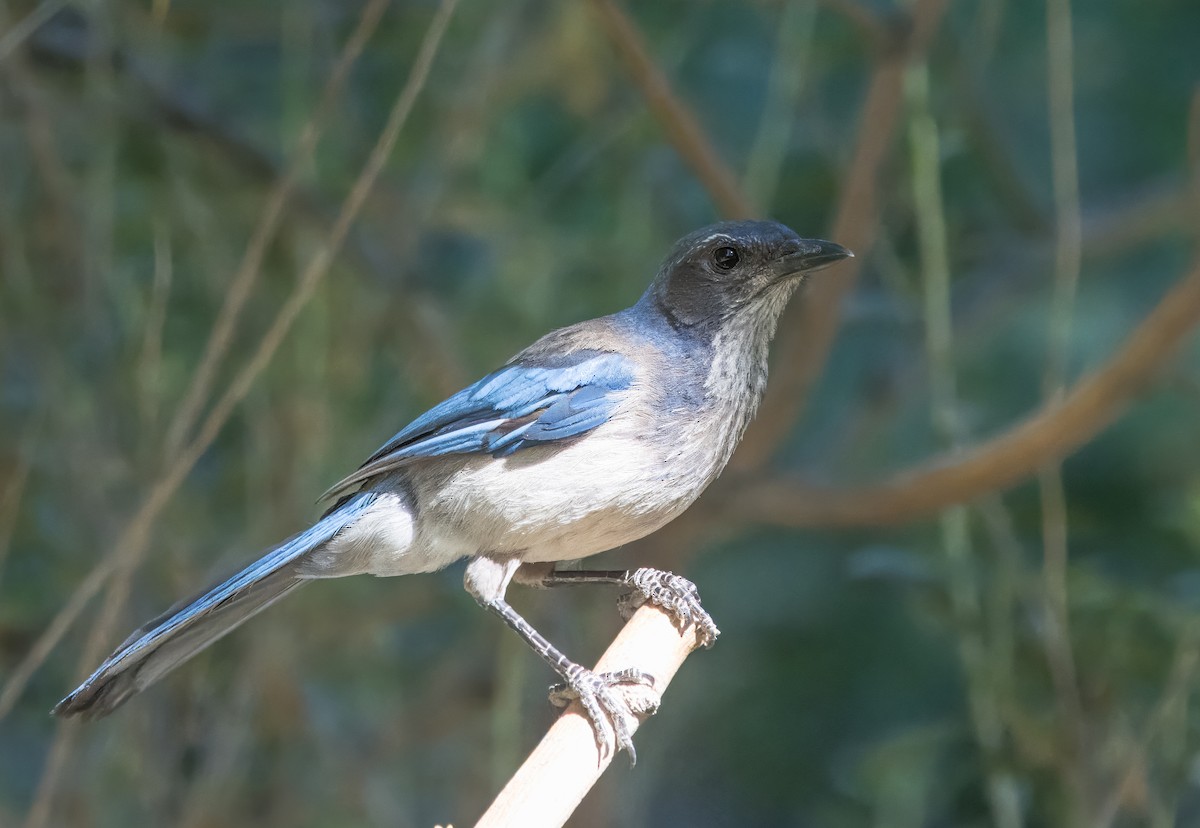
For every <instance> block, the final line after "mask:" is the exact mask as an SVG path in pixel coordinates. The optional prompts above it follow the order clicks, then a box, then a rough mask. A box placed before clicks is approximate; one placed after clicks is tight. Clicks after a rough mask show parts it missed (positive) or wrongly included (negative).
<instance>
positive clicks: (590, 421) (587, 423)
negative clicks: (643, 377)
mask: <svg viewBox="0 0 1200 828" xmlns="http://www.w3.org/2000/svg"><path fill="white" fill-rule="evenodd" d="M633 378H634V371H633V366H632V364H631V363H630V361H629V360H627V359H626V358H625V357H623V356H621V355H619V354H615V353H610V352H606V351H595V350H583V351H575V352H572V353H570V354H568V355H566V356H563V357H556V358H552V359H545V358H543V359H539V360H537V361H536V362H527V361H517V362H513V363H510V364H509V365H506V366H504V367H503V368H501V369H500V370H498V371H495V372H493V373H491V374H488V375H487V376H486V377H484V378H483V379H481V380H479V381H478V382H476V383H475V384H474V385H471V386H468V387H467V388H464V389H463V390H462V391H459V392H458V393H457V394H455V395H454V396H452V397H450V398H449V399H447V400H446V401H444V402H442V403H440V404H438V405H436V406H434V407H433V408H431V409H430V410H429V411H427V412H425V413H424V414H422V415H421V416H420V417H418V418H417V419H415V420H413V421H412V422H411V423H410V424H409V425H407V426H405V427H404V428H403V429H401V430H400V431H399V432H398V433H397V434H396V435H395V436H394V437H392V439H390V440H388V442H387V443H385V444H384V445H383V446H382V447H381V448H380V449H379V450H378V451H377V452H375V453H374V454H373V455H371V457H370V458H368V460H367V462H366V463H364V464H363V466H362V467H361V468H360V469H359V470H358V471H357V472H355V473H354V474H352V475H350V476H349V477H347V478H346V479H345V480H343V481H341V482H340V483H338V484H337V485H336V486H334V487H333V488H332V489H330V490H329V492H327V493H326V495H327V496H328V495H329V494H333V493H337V492H341V491H345V490H346V489H347V488H349V487H350V486H352V485H354V484H356V483H361V482H362V481H364V480H366V479H368V478H370V477H374V476H375V475H378V474H383V473H385V472H387V471H391V470H392V469H394V468H396V467H398V466H400V465H402V464H404V463H405V462H408V461H410V460H415V459H417V458H421V457H439V456H443V455H447V454H475V453H483V454H490V455H492V456H493V457H507V456H508V455H510V454H512V453H513V452H516V451H519V450H521V449H523V448H526V447H528V446H531V445H545V444H547V443H553V442H555V441H559V440H566V439H569V438H571V437H578V436H580V435H582V434H586V433H587V432H589V431H591V430H592V429H594V428H596V427H598V426H600V425H602V424H604V423H605V422H606V421H607V420H608V418H609V416H610V415H611V414H612V411H613V409H614V408H615V407H616V405H617V402H618V401H619V399H620V397H621V392H623V391H625V390H627V389H628V388H629V387H630V385H631V384H632V383H633Z"/></svg>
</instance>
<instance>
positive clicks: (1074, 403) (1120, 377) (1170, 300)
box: [706, 261, 1200, 527]
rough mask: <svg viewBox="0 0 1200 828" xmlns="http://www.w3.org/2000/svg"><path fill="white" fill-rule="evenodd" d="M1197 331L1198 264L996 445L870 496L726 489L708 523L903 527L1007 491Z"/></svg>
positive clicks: (1083, 433)
mask: <svg viewBox="0 0 1200 828" xmlns="http://www.w3.org/2000/svg"><path fill="white" fill-rule="evenodd" d="M1198 324H1200V261H1197V262H1196V264H1194V265H1193V267H1192V270H1191V272H1190V273H1189V274H1188V275H1187V276H1186V277H1185V278H1184V279H1183V280H1182V281H1181V282H1180V283H1179V284H1177V285H1175V287H1173V288H1172V289H1171V290H1170V292H1168V293H1167V295H1166V296H1165V297H1163V299H1162V300H1161V301H1160V302H1159V304H1158V306H1157V307H1156V308H1155V309H1154V310H1153V311H1152V312H1151V313H1150V315H1149V316H1147V317H1146V318H1145V319H1144V320H1143V321H1142V323H1141V324H1140V325H1139V326H1138V327H1137V328H1136V329H1135V330H1134V332H1133V333H1132V334H1130V336H1129V338H1128V339H1127V340H1126V341H1125V343H1124V345H1123V346H1122V347H1121V350H1120V351H1118V352H1117V353H1116V355H1114V356H1113V357H1112V359H1110V360H1109V362H1108V364H1107V365H1105V366H1104V367H1103V368H1101V369H1100V370H1099V371H1097V372H1096V373H1094V374H1092V375H1091V376H1089V377H1087V378H1086V379H1083V380H1081V381H1080V382H1079V383H1077V384H1076V385H1075V387H1074V388H1072V389H1071V390H1070V391H1069V392H1068V393H1067V394H1066V395H1065V396H1064V397H1063V398H1062V400H1061V401H1060V402H1057V403H1052V404H1050V405H1047V406H1046V407H1045V408H1043V409H1042V410H1040V411H1038V412H1037V413H1035V414H1033V415H1032V416H1030V417H1029V418H1028V419H1027V420H1025V421H1024V422H1022V423H1020V424H1018V425H1016V426H1014V427H1013V428H1012V429H1010V430H1009V431H1007V432H1006V433H1004V434H1001V435H1000V436H998V437H995V438H993V439H991V440H989V441H987V442H985V443H982V444H981V445H978V446H976V447H974V448H972V449H969V450H967V451H965V452H962V453H958V454H955V455H951V456H949V457H945V458H941V459H938V460H934V461H932V462H929V463H927V464H925V465H923V466H921V467H920V468H917V469H914V470H912V471H908V472H904V473H901V474H898V475H896V476H895V477H893V478H892V479H891V480H889V481H887V482H885V483H881V484H879V485H876V486H869V487H865V488H858V489H840V490H838V489H821V488H817V487H812V486H806V485H804V484H802V483H799V482H797V481H794V480H784V479H775V480H760V481H757V482H755V481H747V480H746V479H745V478H744V477H743V478H742V479H741V480H733V481H730V483H729V484H726V485H722V486H721V487H720V489H719V491H718V492H715V493H714V494H716V496H715V497H710V498H706V501H707V503H708V505H709V507H710V508H709V509H708V510H706V513H707V514H709V516H710V518H713V519H720V518H721V517H725V518H732V519H736V520H741V521H751V522H761V523H769V524H774V525H778V526H791V527H802V526H826V527H828V526H843V527H844V526H878V525H893V524H898V523H906V522H909V521H913V520H916V519H918V518H922V517H925V516H927V515H930V514H933V513H935V512H937V511H939V510H941V509H944V508H946V507H947V506H950V505H952V504H955V503H963V502H966V501H969V500H972V499H974V498H977V497H979V496H980V495H983V494H986V493H988V492H993V491H997V490H1000V489H1005V488H1008V487H1010V486H1013V485H1015V484H1017V483H1019V482H1021V481H1022V480H1024V479H1026V478H1028V477H1030V476H1031V475H1032V474H1034V473H1035V472H1036V471H1037V470H1038V469H1040V468H1042V467H1044V466H1045V465H1046V464H1047V463H1053V462H1056V461H1058V460H1061V459H1062V458H1064V457H1066V456H1067V455H1069V454H1071V453H1072V452H1073V451H1075V449H1077V448H1079V447H1080V446H1082V445H1084V444H1085V443H1087V442H1088V441H1090V440H1091V439H1092V438H1093V437H1095V436H1096V435H1097V434H1099V433H1100V432H1101V431H1102V430H1103V429H1105V428H1106V427H1107V426H1109V425H1110V424H1111V423H1112V422H1113V421H1114V420H1116V419H1117V418H1118V417H1119V416H1120V415H1121V414H1122V413H1123V412H1124V411H1125V409H1126V408H1127V407H1128V406H1129V405H1130V403H1131V402H1133V400H1134V399H1136V398H1137V397H1138V396H1139V395H1140V394H1141V393H1142V392H1143V391H1144V389H1145V387H1146V386H1147V384H1149V382H1150V381H1151V380H1152V379H1153V378H1154V376H1155V374H1156V372H1157V371H1158V370H1159V369H1160V368H1161V367H1162V366H1163V365H1164V364H1165V363H1166V362H1167V360H1169V359H1170V358H1171V357H1172V356H1173V355H1174V354H1175V353H1176V352H1177V351H1178V350H1179V348H1180V347H1182V345H1183V344H1184V342H1185V341H1186V340H1187V339H1188V337H1189V336H1190V335H1191V333H1192V330H1193V329H1194V328H1195V327H1196V326H1197V325H1198Z"/></svg>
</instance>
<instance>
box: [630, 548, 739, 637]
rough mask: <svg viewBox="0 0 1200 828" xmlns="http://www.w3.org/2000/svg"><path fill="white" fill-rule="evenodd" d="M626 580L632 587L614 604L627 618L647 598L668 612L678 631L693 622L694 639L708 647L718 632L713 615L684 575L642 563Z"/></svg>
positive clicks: (693, 585) (694, 586) (719, 632)
mask: <svg viewBox="0 0 1200 828" xmlns="http://www.w3.org/2000/svg"><path fill="white" fill-rule="evenodd" d="M627 583H628V584H629V586H631V587H632V588H633V591H632V592H627V593H625V594H624V595H622V596H621V598H620V600H619V602H618V604H617V607H618V609H619V610H620V612H621V615H622V617H624V618H625V619H626V620H628V619H629V617H630V616H632V615H633V613H634V612H635V611H637V609H638V608H639V607H641V606H642V604H644V603H646V602H647V601H649V602H650V603H651V604H654V605H655V606H656V607H661V608H662V609H663V610H664V611H665V612H666V613H667V614H668V615H670V616H671V618H672V619H673V620H674V621H675V623H676V624H678V625H679V631H680V632H683V631H684V630H686V629H687V628H688V627H689V626H692V625H695V628H696V639H697V640H698V641H699V642H700V644H701V645H703V646H704V647H705V648H708V647H711V646H712V645H713V644H714V643H715V642H716V640H717V636H719V635H720V634H721V631H720V630H719V629H717V625H716V623H715V622H714V621H713V620H712V616H711V615H709V614H708V613H707V612H706V611H705V610H704V607H702V606H700V591H699V590H697V589H696V585H695V584H693V583H692V582H691V581H689V580H688V579H687V578H684V577H682V576H680V575H676V574H674V573H672V572H664V571H663V570H661V569H651V568H650V567H648V566H644V567H642V568H641V569H635V570H634V571H633V572H632V573H631V574H630V575H629V578H628V581H627Z"/></svg>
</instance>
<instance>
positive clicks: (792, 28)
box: [743, 0, 817, 213]
mask: <svg viewBox="0 0 1200 828" xmlns="http://www.w3.org/2000/svg"><path fill="white" fill-rule="evenodd" d="M816 18H817V7H816V5H815V4H813V3H810V2H806V0H790V1H789V2H787V3H785V4H784V6H783V10H782V11H781V12H780V15H779V23H778V26H779V34H778V36H777V37H776V39H775V59H774V61H773V62H772V65H771V72H770V74H769V75H768V76H767V101H766V104H765V105H764V106H763V111H762V115H761V116H760V118H759V125H758V134H757V135H756V136H755V137H754V144H753V145H752V146H751V148H750V154H749V156H748V157H747V160H746V174H745V176H744V178H743V182H744V186H745V189H746V192H748V193H749V194H750V198H752V199H753V201H754V203H756V204H761V205H762V206H763V207H765V208H766V209H767V212H768V213H770V208H771V204H772V203H773V202H774V201H775V190H776V189H777V188H778V186H779V172H780V170H781V169H783V163H784V160H785V159H786V158H787V150H788V141H789V139H790V138H791V135H792V124H793V123H794V122H795V112H796V110H797V107H798V106H799V104H800V97H801V94H802V93H803V91H804V80H805V77H804V75H805V66H806V64H807V62H808V57H809V52H810V51H811V48H812V42H813V32H814V31H815V30H816V26H815V22H816Z"/></svg>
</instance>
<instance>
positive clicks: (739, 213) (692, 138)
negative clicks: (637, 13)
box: [592, 0, 758, 218]
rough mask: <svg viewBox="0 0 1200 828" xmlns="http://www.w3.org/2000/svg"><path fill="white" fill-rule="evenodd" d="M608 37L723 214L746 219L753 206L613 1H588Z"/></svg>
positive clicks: (625, 16)
mask: <svg viewBox="0 0 1200 828" xmlns="http://www.w3.org/2000/svg"><path fill="white" fill-rule="evenodd" d="M592 5H593V6H595V7H596V11H597V12H599V14H600V22H601V23H602V24H603V25H604V28H605V31H606V32H607V33H608V37H609V39H610V40H611V41H612V43H613V46H615V47H616V50H617V52H618V53H619V54H620V56H621V59H622V60H624V61H625V66H626V68H627V69H628V70H629V74H630V75H631V76H632V77H633V82H634V83H635V84H637V86H638V88H639V89H641V91H642V95H643V96H644V97H645V98H646V105H647V106H649V107H650V111H651V113H653V115H654V117H655V118H657V119H658V122H659V124H660V125H661V126H662V128H663V131H664V132H665V133H666V134H667V138H668V139H669V140H670V142H671V143H672V144H673V145H674V146H675V149H676V151H677V152H678V153H679V154H680V155H681V156H682V157H683V160H684V161H685V162H687V164H688V166H690V167H691V168H692V172H694V173H695V174H696V177H697V178H699V179H700V183H701V184H703V185H704V188H705V189H706V190H708V194H709V195H710V196H711V197H712V200H713V201H714V202H715V203H716V205H717V210H718V211H719V212H720V213H721V214H722V215H723V216H725V218H751V217H753V216H756V215H758V210H756V209H755V207H754V205H753V204H751V203H750V200H749V199H747V198H746V196H745V194H744V193H742V191H741V189H740V188H739V187H738V184H737V180H736V179H735V178H734V176H733V173H732V172H730V170H729V167H727V166H726V165H725V163H724V162H723V161H722V160H721V157H720V156H719V155H717V151H716V150H715V149H713V146H712V144H711V143H710V142H709V140H708V136H707V135H705V133H704V129H703V128H702V127H701V126H700V123H699V122H698V121H697V120H696V116H695V115H693V114H692V112H691V110H689V109H688V107H687V105H686V104H684V103H683V102H682V101H681V100H679V98H678V96H676V94H675V93H674V91H673V90H672V89H671V84H670V82H669V81H668V80H667V76H666V75H664V74H663V72H662V70H661V69H659V68H658V67H657V66H656V65H655V64H654V60H653V59H652V58H651V57H650V53H649V51H648V50H647V49H646V41H645V40H644V39H643V38H642V35H641V33H640V32H639V31H638V30H637V27H635V26H634V24H633V22H632V21H631V20H630V19H629V17H628V16H627V15H626V14H625V12H624V11H622V10H621V8H620V7H619V6H618V5H617V4H616V3H615V2H614V0H594V2H593V3H592Z"/></svg>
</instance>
